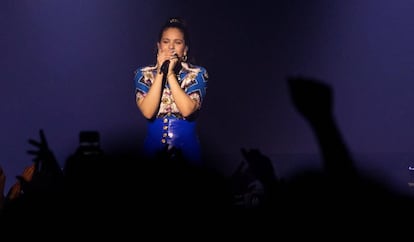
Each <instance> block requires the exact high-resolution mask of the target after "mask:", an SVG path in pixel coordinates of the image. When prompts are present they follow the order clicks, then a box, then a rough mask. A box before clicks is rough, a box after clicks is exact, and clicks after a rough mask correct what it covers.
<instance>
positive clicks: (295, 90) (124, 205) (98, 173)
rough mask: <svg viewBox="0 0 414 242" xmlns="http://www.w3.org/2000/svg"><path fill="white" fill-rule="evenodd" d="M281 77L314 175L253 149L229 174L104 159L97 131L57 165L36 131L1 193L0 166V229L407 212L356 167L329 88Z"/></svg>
mask: <svg viewBox="0 0 414 242" xmlns="http://www.w3.org/2000/svg"><path fill="white" fill-rule="evenodd" d="M287 82H288V87H289V91H290V97H291V100H292V104H293V106H294V108H295V109H296V110H297V112H298V113H299V114H300V115H301V116H302V117H303V118H304V119H305V120H306V121H307V123H308V124H309V126H310V128H311V129H312V131H313V132H314V134H315V138H316V140H317V142H318V144H319V149H320V154H321V158H322V160H321V162H322V164H323V169H322V170H321V171H312V172H310V171H304V172H303V173H298V174H296V175H295V176H293V177H292V178H290V179H288V180H284V179H281V178H279V176H278V175H277V173H276V171H277V167H273V164H272V161H271V160H270V159H269V157H267V156H265V155H264V154H262V153H261V151H260V150H259V149H246V148H241V154H242V156H243V158H244V159H245V161H244V162H242V163H241V164H240V165H239V167H238V168H237V169H236V171H235V172H234V174H233V175H232V176H231V177H229V178H228V177H224V176H222V175H220V174H219V173H218V172H216V171H215V170H214V169H209V168H207V167H199V166H192V165H190V163H189V162H187V161H186V160H185V159H184V158H183V156H181V155H180V151H179V150H165V151H164V152H160V153H159V156H158V157H157V158H156V160H149V159H147V158H144V156H138V157H136V156H128V155H126V156H125V155H123V154H111V155H108V154H106V153H105V152H104V151H103V150H102V149H101V147H100V134H99V133H98V132H97V131H81V132H80V133H79V147H78V148H77V149H76V150H75V152H74V153H73V154H72V155H70V156H69V157H68V158H67V160H66V161H65V163H64V167H63V169H62V168H61V167H60V166H59V163H58V161H57V160H56V158H55V156H54V154H53V152H52V151H51V149H50V148H49V145H48V143H47V140H46V137H45V134H44V132H43V130H42V129H41V130H40V131H39V135H40V141H36V140H34V139H29V143H30V144H31V145H33V146H34V147H36V149H35V150H29V151H28V154H30V155H33V156H34V158H33V162H32V163H31V164H30V165H29V166H27V167H26V168H25V169H24V170H23V172H22V174H20V175H18V176H16V182H15V184H14V185H13V186H12V187H11V188H10V189H9V191H7V193H6V195H5V191H4V185H5V181H6V175H5V174H4V172H3V170H2V169H1V167H0V211H1V222H2V228H12V227H13V226H16V225H20V224H21V223H22V222H21V221H32V219H33V218H40V217H41V218H44V219H46V220H47V221H48V223H50V224H54V223H55V224H54V225H56V223H57V222H58V221H59V222H63V221H70V220H73V219H75V220H76V226H77V227H71V229H73V230H74V231H81V230H82V228H84V229H86V228H88V224H90V223H91V222H94V223H98V222H99V224H106V226H112V225H115V224H117V223H119V221H120V220H121V219H122V218H125V216H126V217H129V218H130V219H133V218H136V217H139V218H140V219H143V218H148V216H149V215H147V216H143V215H142V214H143V212H145V213H148V212H151V216H156V215H158V214H161V215H160V216H164V217H165V216H167V215H176V216H177V215H178V216H181V217H182V216H184V214H190V216H191V218H194V217H197V218H204V217H205V216H211V215H213V214H214V215H216V214H217V213H216V212H218V213H220V214H221V215H222V216H223V215H224V216H227V215H228V217H226V218H230V219H231V218H232V219H231V220H225V221H233V222H235V221H237V222H241V221H246V219H250V218H251V217H249V216H247V217H243V216H245V215H246V213H245V212H247V213H248V214H255V215H256V214H259V215H266V216H272V217H273V216H278V218H279V219H280V220H282V221H285V222H289V219H301V221H302V219H304V218H307V219H305V221H309V219H311V218H315V216H318V217H319V218H324V219H326V221H331V222H332V221H337V220H336V219H339V220H342V219H345V218H353V219H355V218H360V219H362V221H364V222H367V221H369V222H373V221H377V222H378V221H382V220H381V219H383V218H384V216H386V215H388V216H393V217H394V218H396V217H397V216H401V215H409V214H410V213H408V212H407V211H409V210H410V206H411V205H412V199H411V198H410V197H406V196H403V195H400V194H397V193H395V192H393V191H391V190H389V189H387V188H386V187H385V186H382V184H381V183H380V182H378V181H374V180H371V179H368V178H366V177H364V176H363V174H360V172H359V171H358V169H357V167H356V165H355V162H354V161H353V158H352V156H351V152H350V151H349V150H348V148H347V146H346V143H345V142H344V140H343V137H342V134H341V132H340V130H339V129H338V125H337V124H336V121H335V117H334V115H333V106H334V105H333V101H334V100H333V92H332V89H331V87H330V86H329V85H327V84H325V83H323V82H322V81H320V80H317V79H313V78H305V77H289V78H288V79H287ZM275 168H276V169H275ZM379 204H381V205H379ZM378 209H381V213H380V214H379V213H378ZM241 211H242V213H240V212H241ZM251 211H253V213H250V212H251ZM256 212H257V213H256ZM240 214H242V216H238V215H240ZM232 216H233V217H232ZM172 217H174V216H172ZM377 219H378V220H377ZM189 221H190V220H189ZM191 221H194V220H191ZM355 222H357V221H355ZM46 223H47V222H46ZM125 223H127V222H125ZM35 225H36V224H35ZM42 225H44V224H42ZM31 226H34V225H33V224H31ZM38 226H41V225H38ZM82 226H84V227H82Z"/></svg>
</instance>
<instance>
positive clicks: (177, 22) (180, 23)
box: [158, 17, 190, 46]
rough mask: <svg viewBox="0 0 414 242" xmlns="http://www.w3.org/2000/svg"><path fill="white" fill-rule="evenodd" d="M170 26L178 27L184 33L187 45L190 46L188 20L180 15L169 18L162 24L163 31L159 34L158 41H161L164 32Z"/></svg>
mask: <svg viewBox="0 0 414 242" xmlns="http://www.w3.org/2000/svg"><path fill="white" fill-rule="evenodd" d="M169 28H177V29H179V30H180V31H181V32H182V33H183V35H184V41H185V45H186V46H190V38H189V35H188V29H187V24H186V22H185V21H184V20H183V19H182V18H180V17H172V18H169V19H168V21H167V22H166V23H165V24H164V25H163V26H162V28H161V31H160V33H159V35H158V41H161V38H162V33H163V32H164V31H165V30H166V29H169Z"/></svg>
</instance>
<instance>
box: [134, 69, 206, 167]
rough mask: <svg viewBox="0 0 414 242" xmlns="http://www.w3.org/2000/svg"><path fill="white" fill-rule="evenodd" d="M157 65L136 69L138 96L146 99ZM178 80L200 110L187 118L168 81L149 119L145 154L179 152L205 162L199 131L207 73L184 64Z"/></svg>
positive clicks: (136, 91)
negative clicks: (198, 125)
mask: <svg viewBox="0 0 414 242" xmlns="http://www.w3.org/2000/svg"><path fill="white" fill-rule="evenodd" d="M156 71H157V68H156V67H155V66H146V67H142V68H138V69H137V70H136V71H135V76H134V85H135V98H136V99H137V100H138V99H139V98H143V97H145V96H146V94H147V92H148V91H149V89H150V87H151V85H152V83H153V82H154V79H155V75H156ZM177 80H178V82H179V84H180V86H181V88H182V89H183V90H184V92H185V93H187V95H188V96H189V97H190V98H192V99H193V100H195V101H196V102H197V103H198V107H199V108H198V110H197V111H196V112H195V113H193V115H191V116H190V117H187V118H184V117H183V116H182V115H181V113H180V112H179V110H178V108H177V106H176V104H175V102H174V97H173V96H172V94H171V91H170V89H169V86H168V83H166V85H165V86H164V88H163V90H162V96H161V100H160V105H159V109H158V113H157V114H156V116H155V117H154V118H152V119H149V120H148V128H147V135H146V137H145V141H144V155H145V156H146V157H147V158H157V157H158V155H160V154H163V152H166V151H167V152H168V151H175V152H179V154H180V155H182V158H184V159H185V160H186V161H187V162H189V163H191V164H193V165H197V166H199V165H202V158H201V149H200V142H199V139H198V136H197V132H196V119H197V115H198V111H199V110H200V108H201V104H202V102H203V100H204V97H205V95H206V89H207V81H208V74H207V71H206V69H205V68H204V67H201V66H195V65H191V64H188V63H184V62H183V63H182V68H181V70H180V71H179V73H178V74H177ZM172 153H174V152H172Z"/></svg>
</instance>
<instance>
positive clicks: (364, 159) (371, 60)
mask: <svg viewBox="0 0 414 242" xmlns="http://www.w3.org/2000/svg"><path fill="white" fill-rule="evenodd" d="M413 12H414V2H412V1H409V0H394V1H378V0H362V1H361V0H349V1H340V2H339V1H329V0H325V1H322V0H320V1H298V0H289V1H288V0H285V1H268V2H266V1H253V2H250V3H242V2H239V1H235V2H234V3H228V2H226V1H216V0H212V1H205V2H194V1H185V0H180V1H171V2H163V1H160V0H152V1H133V0H123V1H119V0H87V1H86V0H59V1H55V0H36V1H32V0H3V1H1V2H0V31H1V32H0V33H1V35H0V53H1V54H0V78H1V88H0V97H1V102H0V114H1V126H0V128H1V134H2V135H1V136H0V144H1V152H0V165H1V166H2V167H3V169H4V170H5V172H6V175H7V187H9V186H10V185H11V184H12V183H13V182H14V181H15V180H14V176H15V175H17V174H20V173H21V172H22V170H23V168H24V167H25V166H27V165H29V164H30V163H31V157H30V156H28V155H27V154H26V150H28V149H32V146H30V145H29V144H28V143H27V139H28V138H35V139H38V137H39V136H38V130H39V129H40V128H43V129H44V130H45V133H46V136H47V139H48V142H49V145H50V147H51V148H52V149H53V151H54V153H55V155H56V157H57V158H58V159H59V161H60V163H62V164H63V162H64V160H65V159H66V158H67V156H68V155H69V154H71V153H72V152H73V151H74V150H75V149H76V147H77V145H78V133H79V131H81V130H98V131H99V132H100V133H101V140H102V148H103V149H104V150H105V151H107V152H128V153H134V152H138V151H139V149H140V147H141V144H142V140H143V138H144V134H145V129H146V122H145V120H144V118H143V117H142V116H141V115H140V113H139V111H138V109H137V108H136V106H135V101H134V89H133V88H134V87H133V82H132V78H133V71H134V70H135V68H136V67H138V66H142V65H147V64H150V63H152V62H153V60H154V55H155V46H156V41H157V35H158V31H159V28H160V26H161V24H163V23H164V21H165V20H166V19H167V18H168V17H170V16H182V17H184V18H185V19H186V20H187V21H188V23H189V28H190V32H191V36H190V37H191V40H192V43H191V46H190V51H191V53H192V55H193V56H195V57H196V60H197V63H198V64H200V65H202V66H205V67H206V68H207V70H208V71H209V74H210V82H209V89H208V92H207V97H206V101H205V103H204V106H203V110H202V112H201V116H200V120H199V134H200V139H201V141H202V143H203V146H204V149H205V150H206V151H207V152H208V153H209V154H210V155H211V156H213V157H220V158H218V159H213V160H212V161H211V162H212V163H211V165H212V166H214V167H217V168H218V169H219V170H221V171H222V172H223V173H224V174H231V172H233V171H234V169H235V168H236V166H237V165H238V163H239V162H241V161H242V160H243V157H242V156H241V154H240V151H239V150H240V148H241V147H245V148H258V149H260V150H261V151H262V152H263V153H264V154H266V155H268V156H269V157H271V159H272V161H273V162H274V166H275V171H276V172H277V173H278V174H279V175H280V176H282V177H283V176H284V177H289V175H291V174H292V173H294V172H296V171H298V170H300V169H304V168H306V167H316V168H318V167H320V161H319V155H318V152H319V150H318V146H317V143H316V142H315V141H316V140H315V137H314V135H313V133H312V131H311V130H310V128H309V126H308V125H307V123H306V122H305V121H304V120H303V119H302V117H301V116H300V115H299V114H298V113H297V112H296V110H295V109H294V108H293V106H292V104H291V102H290V97H289V93H288V89H287V85H286V77H287V76H290V75H295V74H300V75H305V76H311V77H315V78H319V79H321V80H323V81H325V82H326V83H328V84H330V85H332V87H333V89H334V94H335V103H334V108H335V117H336V120H337V122H338V126H339V128H340V129H341V131H342V133H343V135H344V139H345V141H346V142H347V144H348V146H349V149H350V150H351V152H352V154H353V155H354V158H355V160H356V161H357V162H358V163H357V164H358V167H360V168H361V169H362V170H365V171H367V173H368V174H369V175H372V176H375V177H378V178H379V179H380V180H381V181H384V182H385V183H387V184H390V185H391V186H393V187H395V188H396V189H399V190H401V191H403V192H408V193H412V192H413V189H412V188H410V187H408V185H407V182H408V181H409V179H410V178H409V173H408V166H409V165H414V152H412V147H413V144H414V142H413V135H414V130H413V128H412V124H413V121H414V111H413V109H412V104H413V103H414V95H413V86H414V85H413V74H414V68H413V66H414V58H413V57H414V45H413V44H412V43H414V32H413V22H414V15H413V14H412V13H413Z"/></svg>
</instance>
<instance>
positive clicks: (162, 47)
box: [158, 28, 187, 57]
mask: <svg viewBox="0 0 414 242" xmlns="http://www.w3.org/2000/svg"><path fill="white" fill-rule="evenodd" d="M186 51H187V47H186V45H185V41H184V34H183V33H182V32H181V31H180V30H179V29H177V28H168V29H166V30H164V32H163V33H162V37H161V40H160V42H158V52H164V53H170V54H171V55H174V54H177V55H178V56H179V57H182V56H184V55H185V52H186Z"/></svg>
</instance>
